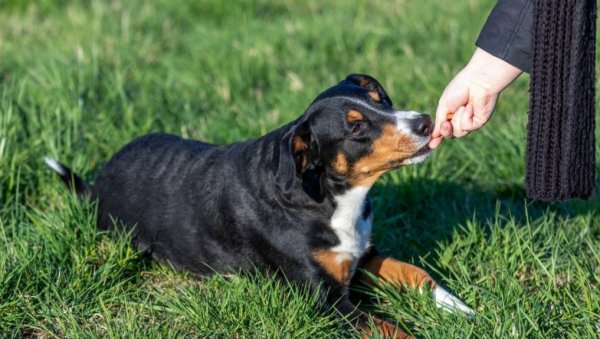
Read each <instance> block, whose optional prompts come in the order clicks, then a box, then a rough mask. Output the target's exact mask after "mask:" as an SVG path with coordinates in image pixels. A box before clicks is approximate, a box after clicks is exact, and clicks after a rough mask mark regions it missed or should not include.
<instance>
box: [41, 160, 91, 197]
mask: <svg viewBox="0 0 600 339" xmlns="http://www.w3.org/2000/svg"><path fill="white" fill-rule="evenodd" d="M44 162H46V165H48V167H50V168H51V169H52V170H53V171H54V172H56V174H58V176H59V177H60V179H61V180H62V181H63V182H64V183H65V185H67V188H68V189H69V190H71V191H74V192H75V193H76V194H77V197H79V198H84V197H85V196H87V195H89V194H90V192H91V187H90V185H89V184H88V183H87V182H85V181H84V180H83V179H81V178H80V177H79V176H78V175H77V174H75V173H73V171H71V169H70V168H68V167H67V166H65V165H63V164H61V163H59V162H58V161H56V160H54V159H52V158H50V157H44Z"/></svg>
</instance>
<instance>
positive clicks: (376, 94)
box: [369, 91, 381, 102]
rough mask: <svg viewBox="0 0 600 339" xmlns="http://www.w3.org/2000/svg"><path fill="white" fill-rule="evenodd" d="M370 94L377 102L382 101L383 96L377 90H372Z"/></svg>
mask: <svg viewBox="0 0 600 339" xmlns="http://www.w3.org/2000/svg"><path fill="white" fill-rule="evenodd" d="M369 96H370V97H371V99H373V100H375V101H377V102H379V101H381V97H380V96H379V93H377V91H370V92H369Z"/></svg>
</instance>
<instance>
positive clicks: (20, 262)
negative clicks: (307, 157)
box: [0, 0, 600, 338]
mask: <svg viewBox="0 0 600 339" xmlns="http://www.w3.org/2000/svg"><path fill="white" fill-rule="evenodd" d="M494 3H495V1H492V0H487V1H478V0H477V1H476V0H469V1H451V0H444V1H442V0H440V1H408V0H396V1H383V0H374V1H368V2H366V1H365V2H351V1H343V0H335V1H326V2H325V1H317V0H302V1H294V0H270V1H266V0H254V1H250V0H247V1H236V2H226V1H180V0H177V1H175V0H154V1H119V0H114V1H99V0H96V1H68V0H62V1H61V0H42V1H33V0H32V1H28V0H7V1H3V2H2V3H1V4H0V9H1V10H0V55H1V57H0V337H5V336H6V337H22V336H42V337H52V336H62V337H68V338H72V337H97V336H102V337H123V336H130V337H150V338H152V337H175V336H192V337H193V336H222V337H233V336H241V337H255V336H262V337H305V338H313V337H333V338H337V337H348V336H356V337H358V336H359V334H358V333H356V332H353V331H352V330H350V329H348V326H346V324H345V323H344V322H343V321H340V320H339V319H338V318H336V317H334V316H331V315H330V314H327V313H324V312H321V311H319V310H318V309H316V307H315V305H316V300H315V299H314V298H313V297H311V296H310V295H309V294H307V293H306V291H305V290H303V289H302V288H297V287H292V286H288V285H286V284H282V283H279V282H276V281H274V280H273V279H271V278H270V277H265V276H260V275H252V276H238V277H213V278H208V279H202V280H197V279H194V278H193V277H190V276H189V275H186V274H185V273H175V272H173V271H172V270H171V269H170V268H169V267H166V266H161V265H158V264H156V263H153V262H152V261H149V260H147V259H145V258H144V257H143V256H142V255H140V254H139V253H137V252H136V250H135V249H134V248H132V247H131V246H130V245H129V243H128V241H127V235H123V236H122V237H120V238H117V239H115V238H113V237H110V236H108V235H106V234H103V233H98V232H96V231H95V230H94V220H95V209H94V205H92V204H85V203H84V204H82V203H80V202H78V201H77V200H76V199H75V198H73V197H72V196H71V195H69V194H68V193H67V192H66V190H65V189H64V188H63V187H62V186H61V183H60V182H59V180H58V179H57V177H55V176H54V175H53V174H52V173H51V172H50V171H49V170H48V169H47V168H46V167H45V166H44V164H43V160H42V158H43V156H44V155H50V156H52V157H55V158H57V159H59V160H60V161H62V162H64V163H66V164H68V165H70V166H72V167H73V169H75V170H76V171H77V172H78V173H80V174H82V175H83V176H84V177H85V178H86V179H88V180H90V181H92V180H93V178H94V176H95V174H96V173H97V172H98V170H99V169H100V167H101V166H102V164H103V163H104V162H105V161H106V160H107V159H108V158H109V157H110V155H111V154H112V153H114V152H115V151H116V150H118V149H119V147H120V146H122V145H123V144H124V143H126V142H127V141H129V140H131V139H132V138H134V137H135V136H138V135H141V134H144V133H147V132H151V131H165V132H170V133H174V134H178V135H182V136H185V137H190V138H196V139H202V140H205V141H209V142H213V143H227V142H233V141H236V140H241V139H245V138H251V137H257V136H260V135H262V134H263V133H266V132H267V131H269V130H271V129H274V128H276V127H278V126H280V125H282V124H284V123H286V122H288V121H291V120H292V119H294V118H295V117H297V116H298V115H300V114H301V113H302V112H303V110H304V109H305V108H306V107H307V106H308V104H309V103H310V102H311V101H312V100H313V99H314V98H315V96H316V95H317V94H318V93H320V92H321V91H322V90H324V89H326V88H327V87H329V86H331V85H333V84H335V83H336V82H338V81H340V80H342V79H343V78H344V77H345V76H346V75H347V74H349V73H356V72H359V73H367V74H371V75H373V76H374V77H376V78H377V79H379V80H380V81H381V82H382V84H383V85H384V87H385V88H386V90H387V91H388V93H389V94H390V97H391V98H392V100H393V101H394V104H395V106H396V107H397V108H398V109H406V110H416V111H421V112H427V113H433V112H434V111H435V107H436V103H437V100H438V98H439V95H440V94H441V91H442V90H443V88H444V86H445V85H446V84H447V82H448V81H449V80H450V79H451V77H452V76H453V74H455V73H456V72H457V71H458V70H460V68H461V67H462V66H463V65H464V64H465V62H466V61H467V60H468V58H469V55H470V54H471V53H472V52H473V49H474V45H473V42H474V41H475V39H476V37H477V33H478V30H479V29H480V27H481V26H482V24H483V22H484V21H485V18H486V15H487V13H489V11H490V9H491V7H492V6H493V5H494ZM527 109H528V77H527V76H526V75H524V76H522V77H521V78H520V79H519V80H518V81H517V82H516V83H515V84H514V85H512V86H511V87H510V88H509V89H507V90H506V91H505V93H503V94H502V96H501V98H500V102H499V104H498V107H497V110H496V113H495V114H494V117H493V118H492V120H491V122H490V123H489V124H488V125H487V126H486V127H485V128H484V129H482V130H481V131H479V132H477V133H473V134H472V135H470V136H468V137H466V138H463V139H458V140H453V141H449V142H444V143H443V144H442V146H441V147H440V148H439V149H438V150H436V152H435V153H434V154H433V155H432V156H431V157H430V159H429V160H427V161H426V162H425V163H423V164H421V165H418V166H413V167H406V168H402V169H400V170H397V171H394V172H392V173H390V174H388V175H386V176H385V177H383V178H382V179H380V180H379V181H378V183H377V184H376V185H375V187H374V188H373V189H372V191H371V196H372V198H373V208H374V215H375V226H374V235H373V242H374V243H375V244H377V245H378V246H379V247H380V248H381V249H383V250H384V251H385V252H387V253H388V254H391V255H393V256H395V257H397V258H400V259H402V260H404V261H408V262H413V263H416V264H418V265H421V266H423V267H425V268H426V269H428V270H429V271H431V272H433V275H434V276H435V277H436V278H437V279H438V280H439V281H440V282H442V283H443V284H444V285H445V286H447V287H448V289H450V290H452V291H454V292H455V293H456V294H458V295H460V296H461V297H462V298H463V299H464V301H465V302H466V303H467V304H468V305H470V306H471V307H473V308H474V309H475V310H476V311H477V316H476V317H475V318H474V319H467V318H465V317H463V316H461V315H455V314H450V313H447V312H445V311H443V310H439V309H437V308H436V307H435V305H434V303H433V301H432V300H431V299H430V298H428V297H427V296H421V295H419V294H418V293H415V292H411V291H400V290H398V289H397V288H394V287H389V286H382V287H380V288H374V289H370V290H369V291H367V293H371V294H372V295H373V296H374V297H376V298H375V300H376V302H375V303H374V304H373V305H370V306H369V308H370V310H371V312H373V313H379V314H382V315H384V316H386V317H388V318H390V319H394V320H396V321H397V322H398V323H399V324H401V325H400V326H403V327H404V328H406V330H407V331H409V332H411V333H412V334H414V335H416V336H418V337H423V338H455V337H511V336H515V337H527V338H547V337H557V336H559V337H573V338H591V337H597V336H599V335H600V292H599V289H598V284H599V280H600V207H599V206H600V195H598V194H597V195H596V198H595V199H594V200H593V201H570V202H564V203H541V202H535V201H531V200H529V199H526V198H525V194H524V150H525V129H526V123H527ZM598 116H599V115H598V114H597V117H598ZM597 134H598V133H597ZM596 148H597V153H596V154H597V156H596V158H597V159H600V154H599V153H598V149H600V147H599V144H598V142H597V143H596ZM599 167H600V165H598V163H597V168H599Z"/></svg>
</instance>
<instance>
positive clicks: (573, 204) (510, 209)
mask: <svg viewBox="0 0 600 339" xmlns="http://www.w3.org/2000/svg"><path fill="white" fill-rule="evenodd" d="M387 179H388V180H386V179H384V180H382V182H381V183H380V184H377V185H376V186H375V187H374V188H373V189H372V190H371V193H370V196H371V198H372V200H373V208H374V230H373V243H374V244H375V245H376V246H377V247H378V248H379V249H380V250H382V251H383V252H384V253H386V254H389V255H392V256H394V257H396V258H398V259H400V260H403V261H409V262H410V261H416V258H418V257H419V256H421V257H426V256H428V255H429V254H430V253H431V252H432V251H433V250H434V249H435V248H437V247H438V245H439V244H440V243H443V242H446V241H449V240H450V239H451V237H452V234H453V232H454V231H455V230H456V229H457V227H461V226H464V225H466V224H468V223H469V222H477V223H478V224H481V225H483V226H484V230H483V231H484V232H485V233H488V232H489V230H490V227H493V226H494V225H497V224H498V223H500V224H502V223H503V220H508V219H511V220H514V221H515V222H516V223H518V224H524V223H526V222H527V221H528V220H535V219H538V218H540V217H542V216H544V215H547V214H548V213H550V214H552V215H553V216H556V217H559V218H575V217H578V216H582V215H590V214H592V215H597V214H598V213H600V194H596V195H595V196H594V198H593V199H592V200H589V201H584V200H570V201H566V202H542V201H534V200H531V199H527V198H526V196H525V188H524V185H523V184H518V183H516V182H513V183H492V184H490V185H488V186H484V187H482V186H477V185H475V184H473V183H464V184H461V183H457V182H450V181H439V180H431V179H423V178H414V179H410V180H409V181H405V182H400V183H392V182H391V181H392V180H389V178H387ZM596 187H600V174H597V176H596ZM498 219H499V220H498Z"/></svg>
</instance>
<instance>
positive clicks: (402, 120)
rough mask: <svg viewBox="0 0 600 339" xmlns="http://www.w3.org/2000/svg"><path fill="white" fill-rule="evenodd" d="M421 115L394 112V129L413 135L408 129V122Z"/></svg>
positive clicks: (410, 112) (412, 112) (411, 112)
mask: <svg viewBox="0 0 600 339" xmlns="http://www.w3.org/2000/svg"><path fill="white" fill-rule="evenodd" d="M419 115H421V113H419V112H415V111H396V112H394V116H395V117H396V129H397V130H398V131H400V132H402V133H405V134H410V135H413V132H412V130H411V128H410V120H411V119H412V118H415V117H417V116H419Z"/></svg>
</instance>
